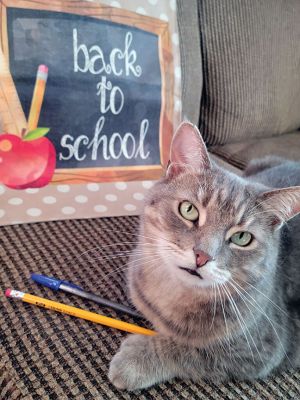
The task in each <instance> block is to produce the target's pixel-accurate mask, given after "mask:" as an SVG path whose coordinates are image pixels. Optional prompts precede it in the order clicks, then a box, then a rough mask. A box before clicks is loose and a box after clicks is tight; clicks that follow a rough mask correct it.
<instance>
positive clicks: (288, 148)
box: [209, 131, 300, 168]
mask: <svg viewBox="0 0 300 400" xmlns="http://www.w3.org/2000/svg"><path fill="white" fill-rule="evenodd" d="M209 150H210V152H212V153H213V154H216V155H218V156H219V157H221V159H223V160H225V161H227V162H228V163H230V164H232V165H234V166H236V167H237V168H244V167H245V166H246V165H247V164H248V162H249V161H251V160H252V159H254V158H261V157H264V156H270V155H274V156H279V157H283V158H286V159H288V160H295V161H300V131H297V132H293V133H286V134H285V135H282V136H276V137H271V138H265V139H259V140H257V139H252V140H245V141H243V142H239V143H231V144H226V145H224V146H213V147H211V148H210V149H209Z"/></svg>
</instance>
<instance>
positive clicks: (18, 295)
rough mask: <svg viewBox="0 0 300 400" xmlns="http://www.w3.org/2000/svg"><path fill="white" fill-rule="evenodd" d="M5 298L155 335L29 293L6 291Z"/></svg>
mask: <svg viewBox="0 0 300 400" xmlns="http://www.w3.org/2000/svg"><path fill="white" fill-rule="evenodd" d="M5 296H6V297H12V298H15V299H21V300H22V301H25V302H26V303H30V304H35V305H36V306H39V307H44V308H48V309H50V310H54V311H58V312H61V313H64V314H68V315H72V316H73V317H78V318H82V319H86V320H87V321H92V322H96V323H97V324H102V325H106V326H110V327H111V328H115V329H120V330H121V331H126V332H130V333H137V334H140V335H149V336H151V335H155V334H156V332H154V331H152V330H151V329H146V328H142V327H141V326H138V325H134V324H130V323H128V322H123V321H119V320H118V319H114V318H110V317H105V316H104V315H101V314H96V313H93V312H90V311H86V310H82V309H81V308H77V307H72V306H68V305H66V304H62V303H57V302H56V301H52V300H48V299H43V298H42V297H38V296H33V295H32V294H29V293H24V292H19V291H18V290H13V289H7V290H6V292H5Z"/></svg>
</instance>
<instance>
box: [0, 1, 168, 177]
mask: <svg viewBox="0 0 300 400" xmlns="http://www.w3.org/2000/svg"><path fill="white" fill-rule="evenodd" d="M0 6H1V7H0V21H1V30H0V44H1V49H0V110H1V117H2V120H3V125H4V126H3V129H4V130H5V131H7V132H10V133H15V134H18V135H21V132H22V129H24V128H26V127H27V121H26V118H25V115H24V112H23V109H22V106H21V103H20V101H19V98H18V94H17V91H16V88H15V85H14V82H13V79H12V77H11V75H10V72H9V68H8V65H7V64H8V60H9V43H8V34H7V20H6V15H7V14H6V8H7V7H15V8H25V9H32V10H47V11H56V12H66V13H71V14H77V15H83V16H88V17H93V18H98V19H102V20H109V21H112V22H116V23H119V24H126V25H130V26H133V27H136V28H139V29H141V30H144V31H147V32H151V33H155V34H157V35H158V43H159V61H160V68H161V83H162V84H161V112H160V122H159V148H160V161H161V165H143V166H132V167H131V166H130V167H128V166H127V167H95V168H81V169H79V168H78V169H77V168H74V169H73V168H70V169H56V170H55V174H54V176H53V178H52V182H56V183H58V182H59V183H61V182H64V183H70V182H72V183H80V182H91V181H93V182H105V181H106V182H111V181H122V180H124V181H131V180H144V179H158V178H159V177H160V176H161V173H162V170H163V167H164V166H165V165H166V164H167V162H168V159H169V148H170V143H171V138H172V132H173V110H174V104H173V84H174V72H173V56H172V46H171V43H170V35H169V30H168V23H167V22H164V21H161V20H159V19H155V18H152V17H148V16H143V15H139V14H135V13H133V12H131V11H127V10H122V9H119V8H113V7H109V6H106V5H99V4H97V3H92V2H85V1H82V0H61V1H57V0H51V1H49V0H0ZM3 55H4V57H3Z"/></svg>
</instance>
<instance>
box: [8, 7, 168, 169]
mask: <svg viewBox="0 0 300 400" xmlns="http://www.w3.org/2000/svg"><path fill="white" fill-rule="evenodd" d="M7 39H8V47H9V68H10V72H11V75H12V78H13V81H14V84H15V86H16V90H17V93H18V96H19V99H20V102H21V105H22V107H23V110H24V113H25V115H26V117H28V112H29V107H30V102H31V98H32V93H33V88H34V83H35V77H36V71H37V68H38V66H39V65H40V64H45V65H47V66H48V67H49V76H48V82H47V87H46V93H45V98H44V102H43V107H42V112H41V115H40V120H39V126H46V127H50V128H51V131H50V133H49V134H48V138H49V139H50V140H51V141H52V142H53V143H54V144H55V147H56V150H57V168H58V169H76V168H96V167H112V166H134V165H160V164H161V158H160V142H159V132H160V116H161V106H162V75H161V65H160V58H159V37H158V35H157V34H155V33H151V32H148V31H143V30H142V29H138V28H135V27H132V26H129V25H124V24H120V23H116V22H111V21H107V20H101V19H98V18H91V17H87V16H83V15H76V14H70V13H62V12H54V11H50V10H33V9H25V8H16V7H7ZM95 46H98V48H97V47H95ZM126 46H127V52H126ZM99 49H100V50H99ZM113 49H116V50H114V51H113ZM101 51H102V55H101ZM86 54H88V56H86ZM112 54H113V55H112ZM93 57H94V58H93ZM135 58H136V60H135ZM88 59H89V60H90V64H89V65H88V63H87V61H86V60H88ZM103 60H104V62H103ZM111 60H112V61H111ZM112 65H114V68H113V69H112ZM87 68H89V70H88V71H87V72H84V71H85V70H86V69H87ZM121 70H122V72H121ZM90 71H92V72H93V73H92V72H90ZM109 82H110V83H109ZM110 85H112V86H111V90H110ZM105 87H106V90H104V88H105ZM118 88H119V89H120V90H118ZM101 90H102V92H101ZM104 92H106V97H107V98H106V99H104V97H105V96H104ZM112 92H113V95H112V101H111V102H109V101H108V98H109V96H110V95H111V93H112ZM97 93H98V94H97ZM113 99H115V101H113ZM109 106H111V108H110V109H107V108H108V107H109ZM101 107H102V109H101ZM103 110H105V112H103ZM97 122H98V131H99V132H98V137H96V138H95V129H96V125H97ZM141 125H142V129H143V130H144V134H142V138H141V137H140V130H141ZM100 128H101V129H100ZM145 131H146V133H145ZM126 134H127V136H126V140H125V135H126ZM113 135H114V136H113ZM96 136H97V135H96ZM112 136H113V140H112ZM101 138H102V139H101ZM133 138H134V139H133ZM76 139H77V142H76V143H77V144H78V147H77V148H76V151H75V153H74V154H73V156H71V153H72V152H73V151H74V143H75V141H76ZM124 141H125V142H126V143H125V144H124ZM112 142H113V143H112ZM141 142H142V143H141ZM121 143H123V144H122V148H121ZM75 147H76V146H75ZM124 148H125V150H124ZM76 158H77V159H76Z"/></svg>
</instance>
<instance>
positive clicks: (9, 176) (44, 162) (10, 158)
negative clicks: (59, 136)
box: [0, 128, 56, 189]
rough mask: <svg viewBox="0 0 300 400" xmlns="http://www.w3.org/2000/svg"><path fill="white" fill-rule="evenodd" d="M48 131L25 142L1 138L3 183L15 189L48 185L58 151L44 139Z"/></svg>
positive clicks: (37, 131)
mask: <svg viewBox="0 0 300 400" xmlns="http://www.w3.org/2000/svg"><path fill="white" fill-rule="evenodd" d="M48 131H49V129H48V128H37V129H35V130H33V131H30V132H28V133H27V134H26V135H25V136H24V137H23V138H21V137H19V136H16V135H12V134H9V133H2V134H0V182H1V183H4V185H5V186H7V187H9V188H11V189H26V188H40V187H43V186H45V185H47V184H48V183H49V182H50V180H51V178H52V176H53V174H54V170H55V165H56V151H55V147H54V146H53V144H52V143H51V141H50V140H49V139H47V138H46V137H44V136H45V135H46V133H48Z"/></svg>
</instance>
